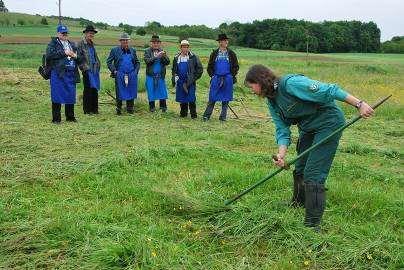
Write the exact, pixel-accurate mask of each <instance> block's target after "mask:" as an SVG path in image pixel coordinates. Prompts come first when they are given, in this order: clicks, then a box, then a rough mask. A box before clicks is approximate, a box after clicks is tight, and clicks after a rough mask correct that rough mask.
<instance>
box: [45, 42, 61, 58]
mask: <svg viewBox="0 0 404 270" xmlns="http://www.w3.org/2000/svg"><path fill="white" fill-rule="evenodd" d="M65 57H66V54H65V52H64V51H63V50H58V49H57V46H56V44H55V43H54V42H52V41H51V42H50V43H49V44H48V47H47V48H46V58H47V59H48V60H59V59H62V58H65Z"/></svg>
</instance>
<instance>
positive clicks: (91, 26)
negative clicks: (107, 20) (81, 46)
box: [83, 25, 98, 34]
mask: <svg viewBox="0 0 404 270" xmlns="http://www.w3.org/2000/svg"><path fill="white" fill-rule="evenodd" d="M87 32H94V33H96V34H97V33H98V30H97V29H95V28H94V25H87V26H86V29H84V30H83V33H87Z"/></svg>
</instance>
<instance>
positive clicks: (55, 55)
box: [46, 25, 80, 124]
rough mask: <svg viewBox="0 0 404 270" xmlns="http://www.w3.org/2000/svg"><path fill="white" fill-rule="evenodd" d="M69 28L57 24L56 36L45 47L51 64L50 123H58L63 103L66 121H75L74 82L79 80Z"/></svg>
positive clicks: (78, 57)
mask: <svg viewBox="0 0 404 270" xmlns="http://www.w3.org/2000/svg"><path fill="white" fill-rule="evenodd" d="M68 33H69V29H68V28H67V26H65V25H58V26H57V37H54V38H52V40H51V41H50V43H49V44H48V47H47V49H46V58H47V61H49V65H50V66H51V76H50V90H51V91H50V92H51V100H52V123H54V124H60V122H61V120H62V119H61V113H60V111H61V106H62V104H64V105H65V116H66V121H68V122H77V120H76V118H75V116H74V104H75V103H76V83H79V82H80V75H79V71H78V64H80V56H78V55H77V48H76V46H75V44H74V43H73V42H71V41H69V40H68Z"/></svg>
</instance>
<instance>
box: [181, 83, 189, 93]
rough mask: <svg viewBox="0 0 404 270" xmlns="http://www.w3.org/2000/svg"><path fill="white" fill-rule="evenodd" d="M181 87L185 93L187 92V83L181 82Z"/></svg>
mask: <svg viewBox="0 0 404 270" xmlns="http://www.w3.org/2000/svg"><path fill="white" fill-rule="evenodd" d="M182 88H183V89H184V91H185V93H187V94H188V86H187V83H183V84H182Z"/></svg>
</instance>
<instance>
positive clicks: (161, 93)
mask: <svg viewBox="0 0 404 270" xmlns="http://www.w3.org/2000/svg"><path fill="white" fill-rule="evenodd" d="M161 69H162V67H161V62H160V59H158V60H156V61H155V62H154V64H153V74H154V75H153V76H148V75H146V90H147V97H148V99H149V101H155V100H159V99H167V98H168V93H167V86H166V82H165V81H164V79H163V78H161Z"/></svg>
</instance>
